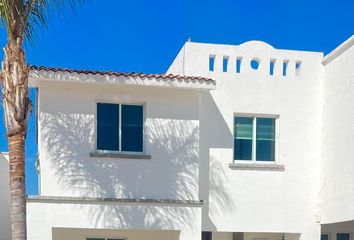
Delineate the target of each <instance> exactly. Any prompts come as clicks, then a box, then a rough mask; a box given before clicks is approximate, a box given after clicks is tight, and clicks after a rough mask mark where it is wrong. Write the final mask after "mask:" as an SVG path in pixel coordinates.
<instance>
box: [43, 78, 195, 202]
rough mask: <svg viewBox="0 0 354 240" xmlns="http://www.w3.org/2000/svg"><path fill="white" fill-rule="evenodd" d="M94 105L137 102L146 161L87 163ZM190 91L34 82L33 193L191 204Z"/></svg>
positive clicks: (192, 117) (92, 138)
mask: <svg viewBox="0 0 354 240" xmlns="http://www.w3.org/2000/svg"><path fill="white" fill-rule="evenodd" d="M96 101H103V102H106V101H107V102H117V103H119V102H123V103H142V104H145V126H144V127H145V141H144V142H145V149H146V151H145V152H146V153H147V154H150V155H151V159H114V158H106V159H105V158H93V157H90V156H89V154H90V153H91V152H94V151H95V149H96V137H95V136H96V133H95V119H96V117H95V113H96ZM198 101H199V98H198V93H197V92H194V91H188V90H172V89H166V90H163V91H161V90H160V89H155V88H139V87H131V88H124V87H112V86H106V85H95V84H94V85H89V84H63V83H61V84H55V83H47V84H44V83H43V84H42V85H41V87H40V94H39V146H38V148H39V156H40V163H41V164H40V170H41V181H40V182H41V194H42V195H44V196H79V197H81V196H86V197H116V198H152V199H182V200H187V199H188V200H198V199H199V198H198V180H199V179H198V165H199V162H198V159H199V158H198V155H199V151H198V149H199V115H198V113H199V110H198V108H199V105H198Z"/></svg>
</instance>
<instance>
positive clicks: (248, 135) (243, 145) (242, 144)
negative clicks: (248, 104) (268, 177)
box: [234, 117, 253, 160]
mask: <svg viewBox="0 0 354 240" xmlns="http://www.w3.org/2000/svg"><path fill="white" fill-rule="evenodd" d="M252 126H253V118H248V117H236V118H235V126H234V132H235V138H234V159H235V160H252V136H253V127H252Z"/></svg>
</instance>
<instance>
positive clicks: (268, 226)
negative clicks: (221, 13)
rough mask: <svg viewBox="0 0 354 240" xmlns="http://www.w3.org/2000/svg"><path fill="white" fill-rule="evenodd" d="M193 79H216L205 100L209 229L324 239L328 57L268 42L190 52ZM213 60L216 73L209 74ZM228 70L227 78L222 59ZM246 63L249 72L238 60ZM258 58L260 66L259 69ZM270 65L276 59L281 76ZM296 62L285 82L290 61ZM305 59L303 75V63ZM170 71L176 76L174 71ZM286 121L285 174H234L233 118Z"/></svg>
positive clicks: (282, 130)
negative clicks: (323, 100)
mask: <svg viewBox="0 0 354 240" xmlns="http://www.w3.org/2000/svg"><path fill="white" fill-rule="evenodd" d="M184 48H185V54H184V63H185V65H184V69H185V74H186V75H201V76H205V77H210V78H213V79H215V80H216V82H217V87H216V90H214V91H211V92H205V93H202V94H201V96H200V119H201V120H200V162H201V165H200V180H199V181H200V198H202V199H206V200H207V202H208V205H206V206H205V208H204V211H203V230H209V231H226V232H274V233H276V232H280V233H284V232H288V233H301V238H300V239H308V240H313V239H319V234H320V227H319V224H318V221H319V207H318V201H319V179H320V170H319V167H318V166H319V163H320V147H321V145H320V144H321V126H320V125H321V124H320V123H321V106H322V105H321V97H322V95H321V90H322V84H321V83H322V80H323V67H322V64H321V60H322V57H323V55H322V53H314V52H301V51H286V50H277V49H274V48H273V47H271V46H269V45H267V44H265V43H262V42H248V43H245V44H242V45H239V46H231V45H215V44H199V43H190V42H187V43H186V44H185V46H184ZM209 55H215V56H216V58H215V71H214V72H209ZM223 57H228V58H229V64H228V71H227V72H222V58H223ZM237 57H242V65H241V73H239V74H237V73H236V67H235V66H236V63H235V62H236V58H237ZM252 58H258V59H259V60H260V67H259V69H258V70H253V69H251V67H250V65H249V62H250V60H251V59H252ZM270 59H275V60H276V65H275V70H274V71H275V72H274V76H270V75H269V62H270ZM283 60H287V61H288V72H287V76H286V77H284V76H282V69H281V66H282V61H283ZM297 61H301V69H300V72H299V73H296V71H295V62H297ZM170 71H173V72H174V71H176V70H175V69H174V68H171V69H170ZM234 113H243V114H271V115H279V121H278V122H279V126H278V128H279V129H278V130H279V134H278V139H277V141H278V152H277V161H278V163H280V164H284V166H285V171H257V170H233V169H230V168H229V164H230V163H232V161H233V116H234Z"/></svg>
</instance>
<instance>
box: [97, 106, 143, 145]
mask: <svg viewBox="0 0 354 240" xmlns="http://www.w3.org/2000/svg"><path fill="white" fill-rule="evenodd" d="M143 121H144V119H143V106H142V105H128V104H113V103H97V149H98V150H110V151H123V152H143Z"/></svg>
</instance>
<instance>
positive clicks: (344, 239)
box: [337, 233, 350, 240]
mask: <svg viewBox="0 0 354 240" xmlns="http://www.w3.org/2000/svg"><path fill="white" fill-rule="evenodd" d="M337 240H350V233H337Z"/></svg>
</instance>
